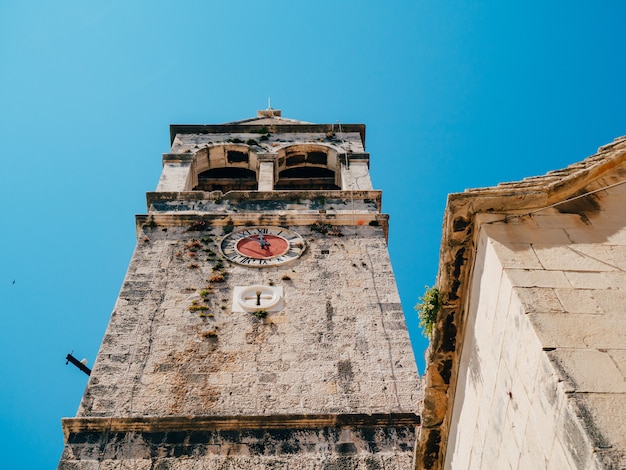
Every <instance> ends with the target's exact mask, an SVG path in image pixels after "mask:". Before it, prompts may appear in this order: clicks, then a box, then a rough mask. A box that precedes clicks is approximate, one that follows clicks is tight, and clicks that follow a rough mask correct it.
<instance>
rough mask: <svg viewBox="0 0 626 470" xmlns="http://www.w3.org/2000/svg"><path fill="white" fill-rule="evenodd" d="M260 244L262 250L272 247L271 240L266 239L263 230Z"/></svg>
mask: <svg viewBox="0 0 626 470" xmlns="http://www.w3.org/2000/svg"><path fill="white" fill-rule="evenodd" d="M259 245H260V246H261V249H262V250H265V249H267V248H269V247H270V242H268V241H267V240H265V237H264V236H263V234H262V233H261V232H259Z"/></svg>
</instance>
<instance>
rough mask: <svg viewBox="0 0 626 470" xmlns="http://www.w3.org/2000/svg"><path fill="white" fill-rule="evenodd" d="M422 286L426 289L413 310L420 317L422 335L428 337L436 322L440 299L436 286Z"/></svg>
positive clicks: (430, 335)
mask: <svg viewBox="0 0 626 470" xmlns="http://www.w3.org/2000/svg"><path fill="white" fill-rule="evenodd" d="M424 288H425V289H426V291H425V292H424V295H423V296H422V297H420V298H419V299H420V302H419V303H418V304H417V305H415V310H417V315H418V317H419V319H420V327H421V328H423V329H424V331H423V333H424V336H426V337H427V338H429V339H430V338H431V337H432V334H433V329H434V328H435V323H436V322H437V313H439V309H440V308H441V299H440V295H439V289H437V287H435V286H433V287H428V286H425V287H424Z"/></svg>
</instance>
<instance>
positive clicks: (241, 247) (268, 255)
mask: <svg viewBox="0 0 626 470" xmlns="http://www.w3.org/2000/svg"><path fill="white" fill-rule="evenodd" d="M220 248H221V250H222V254H223V255H224V256H225V257H226V258H228V259H229V260H231V261H233V262H235V263H238V264H241V265H244V266H252V267H257V268H263V267H265V266H276V265H279V264H283V263H287V262H289V261H292V260H294V259H296V258H298V257H299V256H300V255H301V254H302V253H303V252H304V248H305V245H304V240H303V239H302V237H301V236H300V235H299V234H298V233H296V232H294V231H293V230H289V229H286V228H282V227H242V228H240V229H237V230H234V231H233V232H231V233H229V234H228V235H226V236H225V237H224V238H223V239H222V243H221V245H220Z"/></svg>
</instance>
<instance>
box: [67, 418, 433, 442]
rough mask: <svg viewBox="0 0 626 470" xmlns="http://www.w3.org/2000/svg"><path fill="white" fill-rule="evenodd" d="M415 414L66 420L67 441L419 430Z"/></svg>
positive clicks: (418, 421)
mask: <svg viewBox="0 0 626 470" xmlns="http://www.w3.org/2000/svg"><path fill="white" fill-rule="evenodd" d="M420 422H421V420H420V417H419V415H417V414H415V413H390V414H383V413H377V414H372V415H368V414H340V415H330V414H315V415H272V416H167V417H136V418H63V419H62V425H63V434H64V435H65V439H66V441H67V438H68V436H69V434H70V433H82V432H94V431H101V432H157V431H172V430H176V431H192V430H196V431H211V430H222V431H228V430H241V429H283V428H300V429H319V428H327V427H335V428H339V427H346V426H349V427H357V428H358V427H396V426H419V425H420Z"/></svg>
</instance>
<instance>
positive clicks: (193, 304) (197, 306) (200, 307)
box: [189, 300, 209, 313]
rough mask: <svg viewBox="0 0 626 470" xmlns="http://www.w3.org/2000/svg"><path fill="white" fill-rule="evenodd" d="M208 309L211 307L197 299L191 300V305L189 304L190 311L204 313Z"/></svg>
mask: <svg viewBox="0 0 626 470" xmlns="http://www.w3.org/2000/svg"><path fill="white" fill-rule="evenodd" d="M208 309H209V307H207V306H206V305H201V304H199V303H198V302H197V301H196V300H194V301H193V302H191V305H190V306H189V311H190V312H202V313H204V312H206V311H207V310H208Z"/></svg>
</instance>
